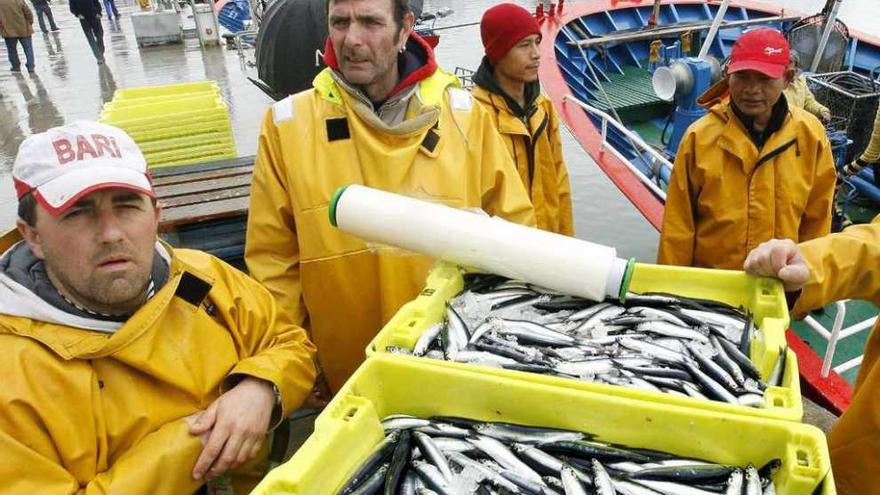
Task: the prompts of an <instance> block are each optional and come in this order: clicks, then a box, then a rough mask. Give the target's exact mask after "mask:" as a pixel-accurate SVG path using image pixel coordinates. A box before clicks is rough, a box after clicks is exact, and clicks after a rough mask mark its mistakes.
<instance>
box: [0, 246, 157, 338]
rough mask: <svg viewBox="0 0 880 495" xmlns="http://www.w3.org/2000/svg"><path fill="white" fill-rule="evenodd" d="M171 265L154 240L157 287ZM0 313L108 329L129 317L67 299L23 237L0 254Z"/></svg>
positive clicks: (154, 272)
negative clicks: (106, 313) (89, 308)
mask: <svg viewBox="0 0 880 495" xmlns="http://www.w3.org/2000/svg"><path fill="white" fill-rule="evenodd" d="M170 265H171V253H170V251H169V250H168V248H166V247H165V246H164V245H162V244H161V243H159V242H157V243H156V248H155V255H154V257H153V271H152V277H153V284H154V288H155V290H156V291H158V290H159V289H160V288H161V287H162V286H163V285H165V283H166V282H167V280H168V274H169V267H170ZM0 314H3V315H8V316H17V317H22V318H28V319H31V320H36V321H42V322H47V323H53V324H58V325H64V326H69V327H74V328H80V329H83V330H94V331H99V332H107V333H112V332H115V331H116V330H118V329H119V328H120V327H121V326H122V325H123V324H124V323H125V321H127V320H128V317H123V318H119V317H110V316H103V315H97V314H94V313H90V312H88V311H85V310H83V309H81V308H78V307H76V306H74V305H73V304H71V303H70V302H68V301H67V300H66V299H65V298H64V297H62V296H61V294H60V293H59V292H58V290H57V289H56V288H55V286H54V285H52V282H51V281H50V280H49V276H48V274H47V273H46V267H45V264H44V263H43V261H42V260H40V259H38V258H37V257H36V256H34V254H33V252H32V251H31V249H30V246H28V245H27V243H25V242H24V241H19V242H18V243H16V244H14V245H13V246H12V247H10V248H9V249H8V250H7V251H6V252H5V253H3V255H2V257H0ZM0 331H2V330H0Z"/></svg>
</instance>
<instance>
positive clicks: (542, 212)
mask: <svg viewBox="0 0 880 495" xmlns="http://www.w3.org/2000/svg"><path fill="white" fill-rule="evenodd" d="M472 93H473V95H474V98H475V99H476V100H477V101H479V102H480V103H482V104H483V105H484V106H485V107H486V109H487V110H489V115H490V116H491V118H492V122H493V123H494V124H495V128H496V129H498V132H499V133H501V137H502V138H503V139H504V144H505V145H506V146H507V151H508V152H509V153H510V156H511V157H513V161H514V162H515V163H516V169H517V171H518V172H519V176H520V178H521V179H522V182H523V184H524V185H525V186H526V189H527V190H528V191H529V196H530V198H531V200H532V206H534V208H535V219H536V221H537V226H538V228H539V229H542V230H547V231H550V232H556V233H558V234H564V235H568V236H573V235H574V218H573V215H572V211H571V185H570V184H569V182H568V170H567V169H566V168H565V161H564V160H563V157H562V142H561V141H560V139H559V115H557V114H556V110H555V109H554V108H553V103H552V102H551V101H550V99H548V98H547V97H546V96H544V94H543V93H542V94H540V95H538V97H537V99H536V100H535V107H534V108H535V111H534V112H533V113H532V114H531V116H530V117H529V118H528V122H525V121H523V120H522V119H520V118H519V117H517V116H516V115H515V114H514V113H513V112H512V111H511V110H510V108H509V106H508V104H507V102H506V101H505V100H504V98H503V97H502V96H500V95H497V94H494V93H491V92H489V91H487V90H486V89H484V88H482V87H480V86H476V87H474V89H473V92H472Z"/></svg>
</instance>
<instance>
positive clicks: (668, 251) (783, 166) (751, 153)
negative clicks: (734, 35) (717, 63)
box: [658, 28, 836, 270]
mask: <svg viewBox="0 0 880 495" xmlns="http://www.w3.org/2000/svg"><path fill="white" fill-rule="evenodd" d="M789 59H790V55H789V46H788V42H787V41H786V40H785V37H783V36H782V34H780V33H779V32H778V31H775V30H773V29H767V28H761V29H755V30H753V31H749V32H747V33H746V34H744V35H742V36H741V37H740V38H739V40H737V42H736V44H735V45H734V47H733V52H732V53H731V56H730V65H729V66H728V67H727V75H726V83H727V86H728V89H729V92H730V98H729V99H725V100H723V101H721V102H719V103H717V104H715V105H714V106H712V107H711V108H710V109H709V113H708V114H707V115H705V116H703V117H702V118H701V119H700V120H698V121H697V122H695V123H694V124H693V125H691V127H690V128H689V129H688V130H687V132H686V133H685V136H684V138H683V139H682V141H681V145H680V146H679V148H678V153H677V154H676V157H675V165H674V168H673V171H672V177H671V179H670V183H669V188H668V190H667V196H666V209H665V213H664V217H663V229H662V231H661V234H660V248H659V253H658V261H659V262H660V263H664V264H674V265H683V266H698V267H704V268H725V269H732V270H738V269H741V268H742V266H743V262H744V261H745V259H746V255H747V254H748V253H749V251H751V250H752V249H754V248H755V247H757V246H758V245H759V244H761V243H762V242H764V241H767V240H770V239H774V238H782V239H791V240H793V241H795V242H800V241H806V240H810V239H814V238H817V237H821V236H824V235H826V234H828V233H829V232H830V230H831V206H832V202H833V197H834V185H835V181H836V172H835V169H834V163H833V160H832V156H831V145H830V143H829V142H828V137H827V136H826V134H825V128H824V126H823V125H822V123H821V122H819V120H818V119H816V117H814V116H813V115H811V114H809V113H807V112H806V111H804V110H802V109H800V108H794V107H792V106H790V105H788V103H787V102H786V99H785V96H784V95H783V90H784V89H785V87H786V86H787V84H788V82H789V81H791V79H792V77H794V69H793V68H790V67H789Z"/></svg>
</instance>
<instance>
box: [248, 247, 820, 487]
mask: <svg viewBox="0 0 880 495" xmlns="http://www.w3.org/2000/svg"><path fill="white" fill-rule="evenodd" d="M629 288H630V294H629V295H628V296H627V298H626V299H625V300H624V301H610V300H609V301H600V302H595V301H586V300H583V299H579V298H575V297H570V296H567V295H564V294H559V293H555V292H553V291H550V290H547V289H543V288H540V287H536V286H533V285H530V284H527V283H523V282H518V281H510V280H506V279H503V278H501V277H497V276H493V275H485V274H472V273H465V272H463V271H462V270H461V269H459V268H458V267H455V266H451V265H447V264H440V265H438V267H437V268H436V269H435V270H434V271H433V272H432V273H431V275H430V276H429V278H428V283H427V287H426V290H424V291H423V292H422V293H421V295H420V296H419V297H418V298H417V299H416V300H414V301H412V302H411V303H409V304H407V305H406V306H404V307H403V308H401V310H400V311H399V312H398V313H397V315H396V316H395V317H394V318H393V319H392V320H391V321H390V322H389V323H388V324H387V325H386V326H385V328H384V329H383V330H382V331H381V332H380V333H379V334H378V335H377V337H376V338H375V339H374V341H373V342H372V343H371V344H370V346H369V347H368V349H367V355H368V359H367V361H366V363H365V364H364V365H363V366H362V367H361V368H360V369H359V370H358V371H357V372H356V373H355V375H354V376H353V377H352V378H351V379H350V380H349V381H348V382H347V383H346V385H345V386H344V387H343V389H342V390H341V391H340V392H339V393H338V394H337V396H336V397H335V398H334V400H333V401H332V402H331V404H330V405H329V406H328V408H327V409H326V410H325V411H324V412H323V413H322V415H321V417H320V418H319V419H318V421H317V422H316V430H315V433H314V434H313V435H312V437H311V438H310V439H309V440H308V441H307V442H306V444H305V445H304V446H303V447H302V449H301V450H300V451H299V452H297V453H296V454H295V455H294V457H293V458H292V459H291V460H290V461H289V462H288V463H286V464H284V465H282V466H280V467H279V468H277V469H276V470H274V471H273V472H271V473H270V474H269V475H268V476H267V478H266V479H265V480H264V481H263V482H262V483H261V484H260V486H259V487H258V488H257V490H256V492H255V493H257V494H266V495H268V494H276V493H296V494H312V493H314V494H331V493H344V494H347V493H376V492H377V490H384V493H439V494H446V493H448V494H458V493H548V494H549V493H565V494H572V493H598V494H606V493H607V494H609V495H614V494H615V493H618V494H625V495H629V494H634V495H656V494H670V495H671V494H675V495H681V494H685V495H687V494H696V495H708V494H712V493H724V494H735V495H766V494H787V495H794V494H812V493H816V494H824V495H827V494H833V493H835V489H834V483H833V477H832V474H831V468H830V460H829V455H828V448H827V445H826V441H825V438H824V435H823V434H822V432H821V431H819V430H818V429H816V428H814V427H812V426H808V425H803V424H800V421H801V419H802V415H803V408H802V402H801V395H800V386H799V375H798V366H797V360H796V357H795V355H794V353H793V352H792V351H790V350H789V349H788V348H787V346H786V341H785V331H786V328H787V326H788V323H789V316H788V311H787V307H786V302H785V297H784V293H783V291H782V288H781V286H780V285H779V283H778V282H775V281H772V280H768V279H757V278H753V277H749V276H747V275H745V274H744V273H741V272H731V271H714V270H700V269H692V268H680V267H662V266H656V265H647V264H638V265H636V269H635V270H634V273H633V277H632V280H631V283H630V286H629ZM418 489H421V490H422V491H420V492H418V491H417V490H418ZM424 490H428V491H424Z"/></svg>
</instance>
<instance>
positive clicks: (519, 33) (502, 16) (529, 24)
mask: <svg viewBox="0 0 880 495" xmlns="http://www.w3.org/2000/svg"><path fill="white" fill-rule="evenodd" d="M540 33H541V28H540V26H538V21H537V20H535V18H534V17H533V16H532V14H531V13H529V11H528V10H526V9H524V8H522V7H520V6H519V5H515V4H512V3H502V4H499V5H496V6H494V7H492V8H491V9H489V10H487V11H486V13H485V14H483V20H482V21H480V37H482V38H483V47H484V48H485V49H486V55H487V56H488V57H489V62H491V63H492V65H495V64H497V63H498V61H499V60H501V59H502V58H504V56H505V55H507V52H509V51H510V49H511V48H512V47H513V45H515V44H517V43H519V41H520V40H521V39H523V38H525V37H526V36H530V35H533V34H540Z"/></svg>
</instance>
